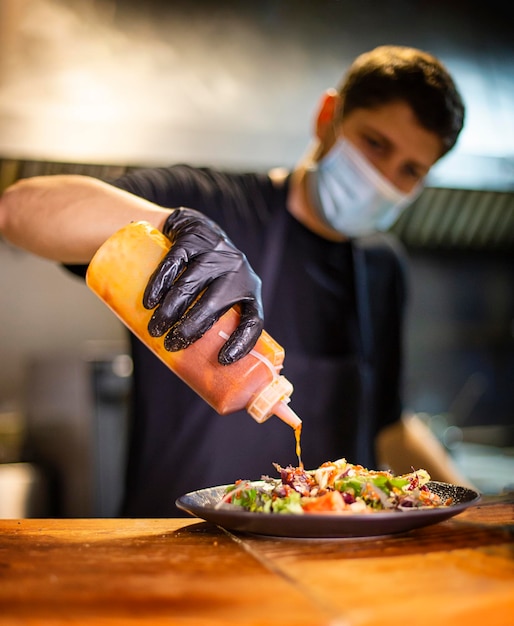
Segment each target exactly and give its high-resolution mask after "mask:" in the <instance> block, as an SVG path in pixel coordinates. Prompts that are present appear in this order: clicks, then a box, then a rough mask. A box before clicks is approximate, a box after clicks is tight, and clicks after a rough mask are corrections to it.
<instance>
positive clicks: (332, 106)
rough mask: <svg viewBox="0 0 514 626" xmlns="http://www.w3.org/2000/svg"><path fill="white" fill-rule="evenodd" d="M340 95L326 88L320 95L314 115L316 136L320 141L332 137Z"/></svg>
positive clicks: (331, 138)
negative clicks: (316, 111)
mask: <svg viewBox="0 0 514 626" xmlns="http://www.w3.org/2000/svg"><path fill="white" fill-rule="evenodd" d="M340 102H341V97H340V96H339V94H338V93H337V91H336V90H335V89H328V90H327V91H325V93H324V94H323V95H322V96H321V98H320V101H319V104H318V113H317V115H316V128H315V130H316V136H317V137H318V139H319V140H320V141H321V142H325V141H327V140H332V141H333V139H334V118H335V115H336V112H337V109H338V108H339V105H340Z"/></svg>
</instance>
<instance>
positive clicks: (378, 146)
mask: <svg viewBox="0 0 514 626" xmlns="http://www.w3.org/2000/svg"><path fill="white" fill-rule="evenodd" d="M365 141H366V143H367V144H368V146H369V147H370V148H371V149H372V150H375V151H379V150H383V149H384V146H383V144H382V142H381V141H379V140H378V139H374V138H373V137H366V138H365Z"/></svg>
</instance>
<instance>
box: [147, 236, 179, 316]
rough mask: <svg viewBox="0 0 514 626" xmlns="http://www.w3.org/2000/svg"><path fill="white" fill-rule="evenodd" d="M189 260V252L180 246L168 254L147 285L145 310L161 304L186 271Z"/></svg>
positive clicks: (174, 247)
mask: <svg viewBox="0 0 514 626" xmlns="http://www.w3.org/2000/svg"><path fill="white" fill-rule="evenodd" d="M187 259H188V254H187V251H186V250H185V249H184V248H183V247H180V246H173V248H172V249H171V250H170V251H169V252H168V253H167V254H166V256H165V257H164V259H163V260H162V261H161V263H160V265H159V266H158V267H157V269H156V270H155V272H154V273H153V274H152V275H151V276H150V279H149V281H148V283H147V285H146V288H145V293H144V294H143V306H144V307H145V308H147V309H153V308H155V307H156V306H157V305H158V304H159V302H160V301H161V300H162V299H163V298H164V297H165V295H166V293H167V292H168V291H169V290H170V288H171V287H172V286H173V283H174V281H175V279H176V278H177V276H179V275H180V272H181V271H182V270H183V269H184V267H185V265H186V263H187Z"/></svg>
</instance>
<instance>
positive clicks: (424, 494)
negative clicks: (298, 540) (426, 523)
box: [217, 459, 452, 515]
mask: <svg viewBox="0 0 514 626" xmlns="http://www.w3.org/2000/svg"><path fill="white" fill-rule="evenodd" d="M273 465H274V467H275V469H276V470H277V471H278V473H279V474H280V478H271V477H269V476H263V477H262V478H261V480H260V481H248V480H238V481H236V482H235V483H234V484H233V485H229V486H228V487H227V488H226V490H225V493H224V495H223V497H222V499H221V500H220V502H218V504H217V507H223V506H233V507H238V508H240V509H244V510H246V511H250V512H252V513H279V514H280V513H289V514H295V515H303V514H309V513H318V514H319V513H337V514H340V513H375V512H383V511H403V510H408V511H412V510H413V509H421V508H423V509H426V508H433V507H441V506H449V505H450V504H451V503H452V500H451V498H449V499H445V500H443V499H442V498H441V497H440V496H439V495H437V494H436V493H434V492H432V491H430V489H429V487H428V486H427V483H428V482H429V481H430V475H429V474H428V472H427V471H426V470H424V469H419V470H415V471H413V472H411V473H410V474H403V475H401V476H395V475H394V474H393V473H391V472H388V471H378V470H368V469H366V468H364V467H362V466H361V465H353V464H352V463H348V462H347V461H346V459H339V460H338V461H334V462H327V463H323V465H321V466H320V467H318V468H317V469H314V470H305V469H304V468H303V467H293V466H288V467H281V466H280V465H278V464H277V463H274V464H273Z"/></svg>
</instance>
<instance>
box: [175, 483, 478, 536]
mask: <svg viewBox="0 0 514 626" xmlns="http://www.w3.org/2000/svg"><path fill="white" fill-rule="evenodd" d="M257 482H258V481H257ZM428 487H429V489H430V490H431V491H433V492H435V493H437V494H439V495H440V496H441V497H442V498H443V499H446V498H452V499H453V503H452V504H451V505H449V506H445V507H441V508H435V509H414V510H412V511H392V512H383V513H369V514H362V513H361V514H357V513H354V514H347V515H344V514H343V515H340V514H334V515H331V514H330V515H322V514H321V515H320V514H308V515H288V514H270V513H249V512H248V511H242V510H238V509H235V508H230V506H222V507H219V508H216V505H217V503H218V502H219V501H220V499H221V498H222V496H223V494H224V492H225V486H220V487H210V488H208V489H200V490H199V491H193V492H191V493H187V494H186V495H184V496H181V497H180V498H178V500H177V502H176V504H177V506H178V507H179V508H180V509H182V510H183V511H186V512H187V513H189V514H190V515H193V516H194V517H199V518H201V519H203V520H205V521H207V522H211V523H213V524H216V525H218V526H221V527H222V528H226V529H227V530H232V531H237V532H244V533H254V534H258V535H269V536H274V537H295V538H302V537H303V538H317V539H327V538H341V537H373V536H378V535H391V534H394V533H403V532H407V531H409V530H414V529H415V528H421V527H423V526H430V525H431V524H437V523H438V522H442V521H443V520H446V519H449V518H450V517H453V516H454V515H457V514H458V513H461V512H462V511H464V509H466V508H468V507H469V506H472V505H474V504H476V503H477V502H478V501H479V500H480V494H479V493H478V492H476V491H473V490H472V489H467V488H466V487H459V486H458V485H450V484H448V483H441V482H436V481H431V482H429V483H428Z"/></svg>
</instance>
